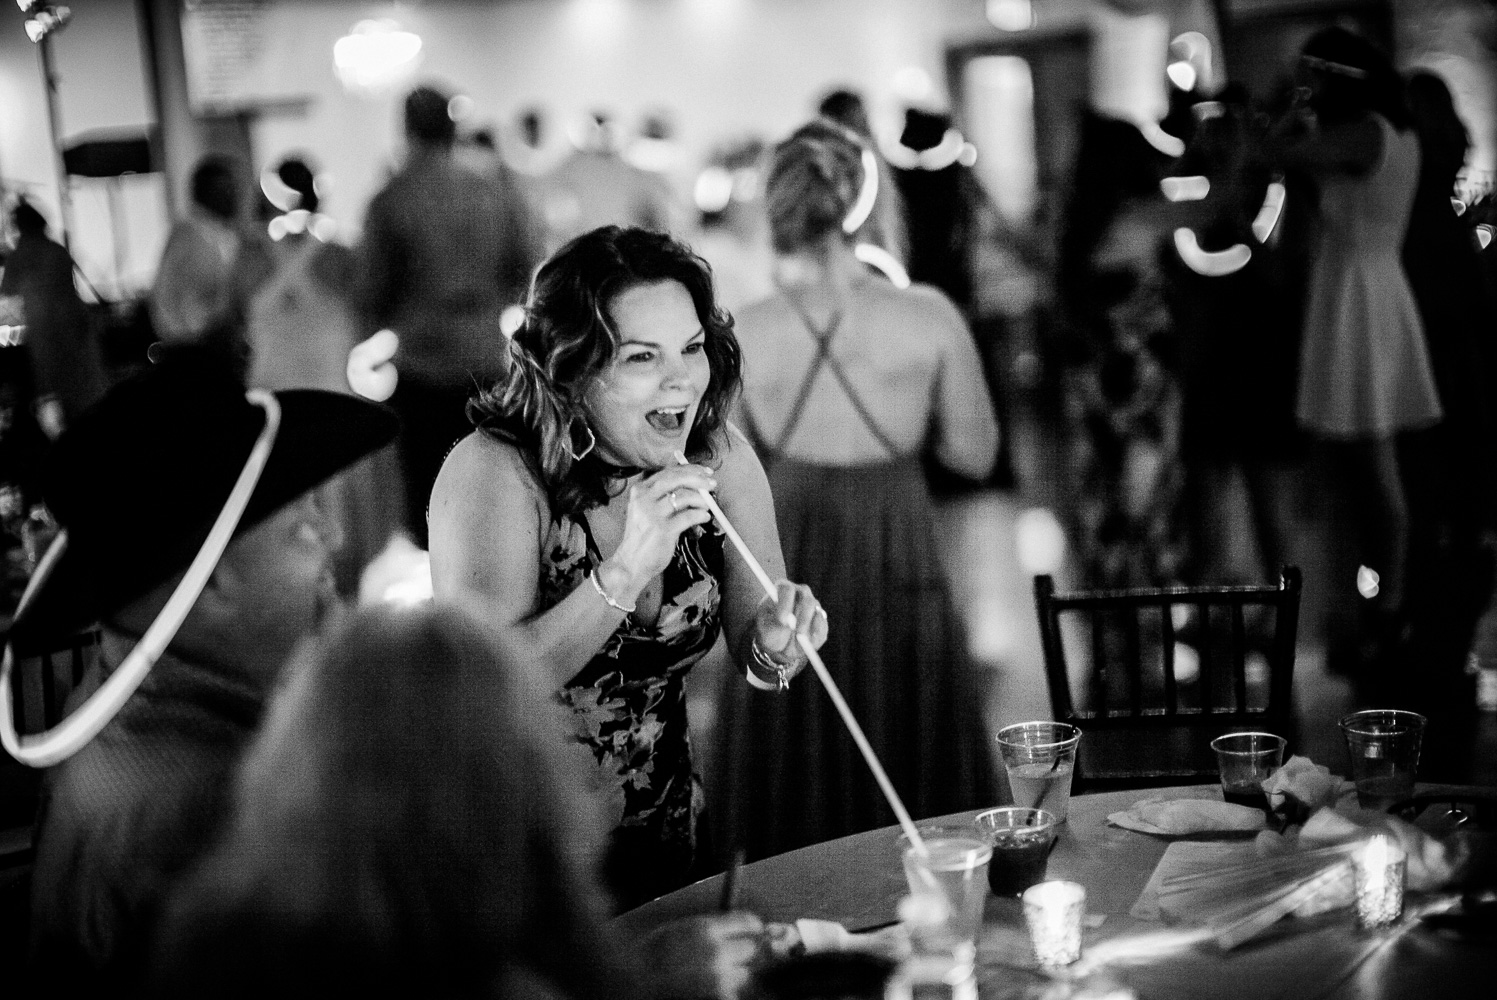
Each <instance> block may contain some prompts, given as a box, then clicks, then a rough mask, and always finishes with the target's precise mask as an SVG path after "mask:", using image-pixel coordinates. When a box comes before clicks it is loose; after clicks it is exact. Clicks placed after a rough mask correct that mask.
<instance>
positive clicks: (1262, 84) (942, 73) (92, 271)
mask: <svg viewBox="0 0 1497 1000" xmlns="http://www.w3.org/2000/svg"><path fill="white" fill-rule="evenodd" d="M70 6H71V8H72V14H73V16H72V20H71V23H70V24H68V25H67V27H66V28H65V29H64V30H62V31H59V32H57V33H56V34H55V35H54V36H53V37H52V38H51V39H50V40H49V42H50V44H51V45H52V48H53V52H54V57H55V62H56V67H57V76H58V107H59V119H60V126H61V128H60V132H61V134H60V136H59V137H58V138H59V141H60V142H61V143H62V145H64V146H68V145H70V144H73V143H76V142H79V141H84V140H87V139H89V138H92V137H96V136H97V135H98V133H99V130H108V131H110V132H111V133H115V134H125V135H134V134H144V133H145V132H146V131H147V130H148V129H149V128H151V127H152V126H154V125H156V124H157V123H158V122H159V123H160V124H161V128H160V132H159V134H157V135H156V136H155V137H154V139H153V147H152V149H153V155H154V157H155V165H156V166H157V167H158V168H160V169H161V170H163V171H164V172H159V173H152V174H146V175H131V176H126V177H124V178H118V179H116V180H114V181H106V180H98V179H93V180H86V179H80V180H76V181H75V182H74V183H73V184H72V185H71V187H72V199H73V201H74V202H75V205H74V211H73V212H72V216H73V218H72V220H71V233H70V235H71V236H72V243H73V247H74V250H75V254H76V256H77V257H78V258H79V259H80V263H81V264H82V266H83V268H84V270H85V272H86V273H87V274H88V275H89V276H90V277H91V278H92V279H93V280H94V283H95V284H96V285H98V286H99V287H100V289H101V290H102V291H103V293H104V294H106V295H126V294H129V293H130V292H131V291H132V290H138V289H140V288H142V287H144V286H145V285H146V284H148V283H149V281H150V278H151V274H152V270H153V268H154V263H155V260H156V258H157V257H158V256H159V249H160V246H161V242H162V240H163V239H164V234H165V230H166V226H167V223H168V216H169V214H170V206H175V208H176V209H177V210H179V211H180V209H181V207H182V204H183V202H182V187H183V181H184V177H185V173H186V171H187V169H188V168H189V166H190V164H191V162H192V161H193V160H195V159H196V157H197V156H198V155H200V154H201V153H202V152H203V151H205V150H206V149H209V148H227V149H228V150H229V151H232V152H236V153H239V154H241V155H244V156H246V157H248V158H250V159H251V160H252V161H253V162H254V163H255V164H256V165H257V166H259V165H261V164H263V163H265V162H266V161H267V160H269V159H271V158H274V157H277V156H279V155H282V154H285V153H287V152H291V151H298V150H299V151H304V152H307V153H309V154H311V156H312V157H313V158H314V159H315V160H316V161H317V162H318V163H320V165H321V166H322V168H323V169H324V170H325V171H326V172H327V174H328V176H329V181H330V190H329V191H328V193H327V196H326V198H325V202H324V206H325V210H326V211H328V212H330V213H331V214H332V215H333V216H335V217H336V218H338V219H339V221H340V223H342V224H343V236H344V238H353V237H354V236H356V234H357V226H358V223H359V220H360V219H361V217H362V214H363V208H364V205H365V203H366V202H367V200H368V198H369V197H370V196H371V195H372V193H373V192H374V191H375V190H377V189H378V187H379V185H380V184H381V183H382V182H383V179H384V178H385V176H386V175H387V173H388V172H389V170H390V169H391V167H392V165H393V164H394V163H395V162H396V159H397V157H398V155H399V121H398V110H399V100H400V97H401V95H402V94H403V92H404V90H405V89H406V88H407V87H408V86H409V85H410V84H411V83H412V82H413V81H416V80H425V79H432V80H437V81H441V82H444V83H446V84H448V85H449V86H451V87H454V88H457V89H459V90H461V91H463V92H465V93H466V94H467V95H468V96H469V97H471V99H472V104H471V111H470V112H469V117H468V119H467V121H466V122H465V124H466V125H467V126H468V127H477V126H483V125H489V126H494V127H495V128H496V129H498V130H499V131H501V132H502V131H503V129H504V128H505V127H506V126H507V125H508V124H509V123H510V122H512V120H513V118H514V116H515V114H516V112H518V111H520V110H521V109H526V108H534V109H538V110H540V111H541V112H542V113H543V116H544V117H543V120H544V121H545V123H546V124H547V126H548V130H547V132H546V133H545V135H544V136H543V140H544V142H545V143H547V144H549V145H550V146H551V147H553V148H554V149H557V150H559V149H562V148H564V147H565V145H566V130H567V128H568V126H569V125H571V124H572V123H574V122H575V121H576V120H577V119H578V118H579V117H580V116H582V115H584V114H586V113H589V112H593V111H604V112H608V113H610V114H612V115H613V116H614V117H615V119H616V121H617V122H618V123H619V124H620V125H621V126H622V127H623V128H624V129H625V130H626V131H627V130H632V129H635V128H637V127H638V126H639V124H640V122H641V121H642V120H643V119H644V118H645V117H646V116H649V115H654V116H656V117H657V118H659V119H660V120H662V121H665V122H668V123H669V124H670V126H671V127H672V129H673V130H674V132H675V138H676V139H678V140H679V148H680V149H682V150H684V151H686V157H687V162H683V163H681V164H679V165H678V171H679V174H680V176H679V177H678V178H677V180H678V183H679V184H681V185H687V184H689V180H690V175H691V172H692V171H693V170H694V169H695V166H696V165H697V163H699V162H700V158H701V157H702V156H703V155H705V152H706V151H707V150H709V149H710V148H712V147H714V146H717V145H720V144H722V143H724V142H728V141H731V140H733V139H736V138H739V137H743V136H746V135H750V134H753V135H759V136H762V137H766V138H774V137H775V136H778V135H780V134H782V133H784V132H785V131H787V130H788V129H789V128H791V127H792V126H793V125H794V124H796V123H797V122H798V121H800V120H801V119H803V118H804V117H806V116H807V114H808V113H809V112H810V110H811V108H812V106H813V102H814V101H815V99H816V98H817V97H818V96H819V95H820V94H821V93H823V92H824V91H825V90H826V89H828V88H829V87H832V86H836V85H850V86H853V87H856V88H858V89H860V90H862V91H863V92H864V93H865V94H866V95H867V96H868V98H869V99H870V101H871V103H872V110H873V112H874V115H875V118H876V124H877V125H878V127H879V128H880V129H881V130H882V131H884V132H897V123H898V117H899V115H900V113H901V111H902V108H903V107H904V106H906V105H908V104H911V103H916V104H922V105H925V106H931V107H950V108H952V109H953V110H954V111H955V112H956V114H957V116H958V119H959V121H960V122H961V123H962V124H963V127H964V128H965V129H966V131H967V133H968V135H969V137H971V138H972V139H973V140H974V141H975V143H976V145H977V147H978V149H979V150H980V151H981V153H982V155H980V157H979V160H978V172H979V174H980V176H981V177H982V179H983V180H984V182H985V183H986V184H987V185H988V186H989V188H990V189H991V190H992V193H993V195H994V197H995V200H996V201H997V203H998V205H999V207H1000V209H1002V210H1003V212H1004V214H1005V215H1006V216H1008V217H1009V219H1010V221H1012V222H1014V223H1016V224H1018V225H1020V226H1021V227H1033V226H1037V225H1043V224H1045V222H1046V221H1047V219H1048V217H1049V216H1048V214H1047V211H1046V206H1047V204H1048V200H1050V199H1053V197H1054V192H1055V191H1056V190H1057V189H1058V188H1059V187H1060V186H1061V185H1062V184H1063V183H1064V181H1065V178H1066V177H1067V176H1068V174H1069V171H1070V166H1071V164H1070V158H1071V156H1072V155H1073V152H1074V149H1073V142H1074V122H1075V120H1076V118H1077V112H1078V109H1079V107H1080V106H1082V105H1083V104H1086V103H1090V104H1091V105H1092V106H1093V107H1096V108H1098V109H1100V110H1102V111H1104V112H1105V113H1108V114H1110V115H1113V116H1115V117H1124V118H1132V119H1135V120H1139V121H1141V122H1142V121H1144V120H1149V119H1153V118H1157V117H1159V116H1160V115H1162V114H1163V113H1164V111H1165V110H1166V108H1167V102H1168V94H1167V92H1166V91H1167V87H1168V83H1167V80H1166V77H1165V75H1164V68H1165V63H1166V60H1167V59H1168V58H1169V55H1168V42H1169V40H1170V39H1172V38H1175V37H1177V36H1178V35H1179V34H1181V33H1182V32H1187V31H1190V32H1198V33H1200V34H1201V35H1202V37H1204V38H1205V39H1206V40H1207V41H1208V43H1209V44H1210V45H1211V47H1212V50H1213V58H1214V67H1213V70H1212V72H1213V73H1214V74H1215V76H1216V78H1217V79H1216V80H1215V81H1214V83H1219V82H1220V79H1223V78H1224V75H1230V76H1231V77H1232V78H1234V79H1240V80H1243V81H1244V82H1245V83H1247V84H1248V85H1249V87H1250V88H1251V89H1254V90H1255V91H1261V89H1262V88H1266V87H1270V86H1272V85H1273V82H1274V81H1275V80H1276V79H1280V78H1282V77H1284V75H1285V74H1286V73H1287V72H1288V70H1290V69H1291V68H1292V66H1293V59H1294V53H1295V51H1296V49H1297V47H1298V45H1299V43H1300V42H1301V41H1302V40H1303V38H1304V37H1305V36H1307V35H1308V33H1309V32H1310V31H1312V30H1314V29H1315V28H1317V27H1319V26H1321V25H1323V24H1325V23H1328V22H1330V21H1332V20H1342V21H1347V22H1349V23H1353V24H1355V25H1357V26H1358V27H1360V28H1361V29H1362V30H1365V31H1368V32H1369V33H1370V34H1372V35H1374V37H1379V38H1380V39H1381V40H1383V41H1384V43H1385V44H1388V45H1390V46H1392V45H1394V44H1395V43H1396V45H1397V47H1398V52H1399V55H1400V57H1401V59H1402V61H1403V63H1404V64H1405V65H1411V64H1415V63H1417V64H1421V65H1429V66H1433V67H1434V68H1437V69H1439V70H1440V71H1441V72H1442V73H1444V74H1445V75H1446V76H1447V78H1448V79H1450V80H1451V82H1452V86H1453V89H1455V90H1456V92H1457V98H1458V100H1459V101H1460V103H1461V110H1462V112H1463V114H1464V115H1465V116H1466V118H1467V123H1468V127H1469V128H1471V131H1472V133H1473V137H1474V138H1475V139H1476V140H1477V149H1476V151H1475V152H1474V153H1473V166H1474V167H1476V168H1477V169H1478V170H1480V171H1484V172H1486V174H1489V173H1490V170H1491V167H1492V164H1493V161H1494V158H1497V157H1494V154H1493V145H1494V143H1493V130H1494V124H1493V115H1494V111H1493V105H1494V102H1493V99H1492V94H1493V89H1494V87H1493V75H1492V72H1491V65H1490V63H1491V52H1492V30H1491V24H1492V5H1491V4H1490V3H1489V2H1487V0H1393V2H1389V0H421V2H404V3H369V2H359V0H296V2H292V0H133V2H132V0H76V2H74V3H72V4H71V5H70ZM22 21H23V18H22V16H21V15H20V14H19V13H18V12H17V11H16V10H14V9H9V5H7V9H6V10H4V11H0V181H3V184H4V187H5V190H6V191H7V192H14V191H23V192H26V193H28V194H29V195H31V196H32V197H33V198H34V199H36V200H37V201H38V202H39V203H40V204H41V205H42V206H43V208H44V210H46V211H47V212H48V214H49V215H50V216H51V217H52V219H53V222H54V223H55V222H56V221H57V184H56V170H55V169H54V168H53V161H52V159H51V152H50V150H51V145H50V142H49V136H48V130H47V119H46V114H45V100H44V91H43V88H42V83H41V76H40V73H39V72H38V68H37V51H36V49H37V46H35V45H33V44H32V43H31V42H30V41H29V40H28V39H27V38H26V35H25V33H24V31H23V30H22ZM368 21H383V22H385V25H384V28H383V29H382V30H383V31H384V33H385V35H386V36H388V35H389V33H390V32H403V33H406V34H408V35H414V36H416V37H418V38H419V40H420V47H419V51H417V52H416V53H415V55H414V58H410V59H407V60H404V61H403V62H401V63H400V65H399V66H397V67H394V68H393V69H391V70H390V71H389V72H385V73H383V74H379V73H376V74H373V76H371V77H370V78H368V79H365V80H363V82H358V81H352V82H351V81H350V79H348V78H347V76H348V75H347V74H345V79H343V80H340V78H339V75H338V74H337V73H336V72H335V67H334V59H333V53H334V47H335V45H336V44H338V42H339V40H340V39H342V38H345V36H350V35H351V34H356V32H355V26H356V25H358V24H360V23H361V22H368ZM365 44H366V53H367V52H370V51H374V50H375V49H376V48H377V47H378V46H379V45H381V44H391V43H390V42H389V38H388V37H385V38H384V41H379V40H376V41H373V42H370V41H368V40H367V39H366V40H365ZM1204 85H1205V81H1203V86H1204ZM693 158H695V162H692V160H693ZM122 229H123V231H124V238H123V240H122V239H121V232H120V231H121V230H122Z"/></svg>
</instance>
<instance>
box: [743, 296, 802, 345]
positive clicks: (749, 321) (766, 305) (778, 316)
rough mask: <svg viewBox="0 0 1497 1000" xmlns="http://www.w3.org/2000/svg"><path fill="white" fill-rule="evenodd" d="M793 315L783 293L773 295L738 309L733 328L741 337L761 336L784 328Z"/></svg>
mask: <svg viewBox="0 0 1497 1000" xmlns="http://www.w3.org/2000/svg"><path fill="white" fill-rule="evenodd" d="M792 315H793V314H792V312H791V309H790V304H789V303H788V302H786V301H785V297H784V296H783V295H778V294H776V295H771V296H769V297H768V298H764V299H760V300H759V301H757V302H752V303H750V304H748V305H746V306H744V307H743V308H742V309H739V310H737V311H736V312H735V313H734V314H733V330H734V332H735V333H737V334H738V336H739V337H744V336H748V337H755V336H759V335H762V334H763V333H765V332H767V331H774V330H777V329H781V328H783V327H784V325H785V321H786V320H787V319H789V318H790V317H791V316H792Z"/></svg>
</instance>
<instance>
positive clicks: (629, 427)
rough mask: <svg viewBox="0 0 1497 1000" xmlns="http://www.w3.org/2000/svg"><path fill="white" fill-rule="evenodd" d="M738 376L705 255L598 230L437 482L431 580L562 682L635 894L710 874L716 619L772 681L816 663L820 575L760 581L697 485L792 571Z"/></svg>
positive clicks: (760, 549)
mask: <svg viewBox="0 0 1497 1000" xmlns="http://www.w3.org/2000/svg"><path fill="white" fill-rule="evenodd" d="M738 373H739V354H738V343H737V341H736V340H735V339H734V336H733V321H732V319H731V318H730V317H729V316H728V314H727V313H725V312H723V311H722V310H721V309H720V308H718V306H717V303H716V301H715V299H714V298H713V292H712V275H711V272H710V271H709V270H708V268H707V265H706V264H705V263H704V262H703V261H702V259H701V258H700V257H698V256H696V254H694V253H692V252H691V251H690V250H689V249H687V248H686V247H685V246H683V245H682V244H681V243H679V242H677V241H676V240H674V239H672V238H671V237H669V236H666V235H665V234H663V233H652V232H646V231H645V230H643V229H620V228H618V227H617V226H605V227H603V228H601V229H595V230H593V231H592V232H590V233H586V234H584V235H582V236H579V237H577V238H576V239H574V240H573V241H572V242H571V243H568V244H567V245H566V246H564V247H562V248H561V249H560V250H558V251H557V252H556V253H555V255H553V256H552V257H551V259H550V260H548V261H546V263H544V264H542V265H541V268H540V270H539V271H538V272H537V273H536V276H535V280H534V282H533V283H532V286H531V290H530V297H529V301H528V303H527V304H526V318H525V323H524V325H523V326H521V327H520V329H519V330H518V331H516V333H515V334H514V337H513V338H512V339H511V341H510V358H509V369H508V372H507V373H506V375H505V377H504V378H503V379H501V380H500V381H499V383H498V384H497V385H496V386H494V387H493V388H492V389H491V390H489V391H488V392H485V393H483V394H481V395H480V396H479V397H478V398H477V399H475V400H473V402H472V403H470V404H469V415H470V416H471V417H472V419H473V422H474V423H475V424H476V425H477V427H478V429H477V431H476V432H475V433H473V434H470V435H469V436H468V437H466V438H464V439H463V440H462V441H460V442H458V444H457V446H456V447H455V448H454V449H453V450H452V452H451V454H449V455H448V456H447V460H446V462H445V463H444V465H443V466H442V471H441V473H440V474H439V475H438V477H437V482H436V486H435V488H434V489H433V492H432V498H431V514H430V533H431V570H432V584H433V586H434V588H435V593H436V599H437V600H438V601H451V600H460V601H466V602H474V603H476V604H477V605H478V606H479V607H480V608H481V609H483V610H484V613H485V615H486V616H487V617H488V619H489V620H490V622H491V623H492V624H495V625H497V626H499V627H500V628H501V629H502V630H504V631H506V632H508V633H511V638H512V640H513V641H514V642H515V643H516V644H517V645H519V646H521V647H522V648H528V649H529V651H530V656H528V657H525V658H523V660H524V662H525V663H527V664H529V665H530V666H532V667H533V669H534V671H535V673H536V675H537V678H538V680H539V682H540V683H542V684H544V685H545V686H547V687H549V688H550V689H551V690H553V691H555V692H556V698H557V700H558V701H559V702H560V703H561V705H562V707H563V708H564V709H565V711H566V714H567V715H568V718H569V728H568V732H569V736H568V739H567V743H566V745H567V746H568V747H569V748H570V749H571V750H572V751H573V752H574V763H576V764H578V766H579V768H580V770H581V771H582V772H583V773H584V775H585V777H586V779H587V781H588V783H589V784H590V786H591V787H592V790H593V791H594V792H595V793H596V795H597V797H598V804H599V806H600V808H601V809H602V811H603V816H604V821H605V822H606V824H607V825H608V827H609V828H610V830H611V833H610V841H609V845H608V851H607V858H606V860H605V875H606V876H607V878H608V880H609V882H610V885H611V888H612V889H613V891H614V894H615V897H616V901H617V902H618V903H619V904H620V905H621V906H623V907H626V908H627V907H629V906H633V905H636V904H638V903H642V902H644V901H646V900H648V899H651V898H653V897H654V896H657V895H660V894H661V893H665V892H669V891H671V890H672V889H675V888H678V887H680V886H682V885H685V884H686V883H687V882H688V881H689V880H691V879H692V878H694V877H700V876H701V875H704V874H710V871H711V868H710V865H711V858H710V856H709V852H707V851H706V850H705V845H703V844H701V843H699V841H698V836H697V834H698V827H699V823H698V821H699V818H700V815H701V812H702V807H703V802H704V801H705V799H704V797H703V794H702V789H701V785H700V782H699V781H698V780H697V776H696V774H695V772H694V770H693V767H692V756H691V739H690V735H689V733H688V732H687V724H686V699H685V682H686V675H687V672H688V671H690V669H691V668H692V666H693V665H695V664H696V663H697V661H698V660H700V659H701V658H702V656H703V655H705V654H706V653H707V651H708V650H710V649H711V648H712V646H713V644H714V643H715V642H716V641H717V637H718V634H719V632H725V633H726V635H727V646H728V650H729V652H730V653H731V655H732V656H733V658H734V660H735V661H736V662H737V663H739V664H740V665H741V666H742V668H743V669H744V670H745V671H746V672H747V677H748V681H749V683H750V684H753V685H756V686H759V687H763V688H768V689H771V690H780V689H783V688H784V687H785V685H786V683H787V682H788V680H789V678H790V677H791V676H793V675H794V674H796V673H797V672H799V671H800V670H801V669H802V668H803V667H804V666H805V664H806V658H805V654H804V653H803V652H802V650H801V648H800V646H799V645H797V641H796V640H797V637H800V638H803V639H805V640H807V641H808V642H809V644H810V645H812V646H813V647H816V646H820V645H821V644H822V643H823V642H824V641H825V640H826V634H827V627H826V616H825V614H824V613H818V612H820V608H819V606H818V605H817V603H816V599H815V598H814V597H812V595H811V591H810V590H809V589H808V588H806V587H804V586H796V585H794V584H791V583H789V582H788V581H785V580H781V581H779V583H778V594H777V597H776V598H775V599H773V600H771V599H770V598H768V597H767V596H765V594H764V591H763V590H762V589H761V588H760V587H759V585H758V583H756V582H755V579H754V577H753V575H752V573H751V572H750V570H749V569H748V567H747V566H746V565H745V564H744V562H743V560H742V559H740V558H739V557H738V556H737V555H736V554H733V555H731V556H728V555H726V554H725V553H724V550H723V534H722V532H721V530H720V528H719V526H718V524H717V523H716V522H715V521H713V520H712V515H711V514H710V513H709V511H708V507H707V500H706V498H705V495H704V494H703V492H702V491H711V492H713V493H715V494H716V495H717V501H718V503H719V504H721V506H722V509H723V511H724V512H725V513H726V515H727V516H728V518H729V519H730V520H731V521H732V522H733V524H734V525H735V526H736V527H737V528H738V531H739V533H740V534H741V535H742V536H743V538H744V540H745V541H746V542H747V544H748V546H749V548H750V549H751V550H752V551H753V552H754V553H755V555H756V556H757V557H758V559H759V561H760V562H761V563H762V564H763V566H764V569H765V570H766V571H767V572H768V573H769V574H770V575H771V576H774V577H778V576H781V575H782V574H783V572H784V559H783V557H782V556H781V555H780V540H779V537H778V536H777V535H776V534H775V523H774V508H773V501H772V500H771V499H770V494H769V484H768V483H767V482H766V481H765V477H764V470H763V468H762V467H761V466H760V464H759V460H758V459H757V458H756V457H755V455H754V451H753V448H751V447H750V446H749V443H748V442H747V441H746V440H745V439H744V437H743V435H742V434H739V433H738V432H737V431H736V430H734V429H733V428H732V427H731V426H730V425H729V424H728V423H727V419H726V415H727V409H728V406H729V404H730V403H731V401H732V399H733V397H734V395H735V394H736V393H737V391H738V382H739V374H738ZM678 458H679V459H680V464H678ZM688 463H689V464H688ZM740 683H741V682H740ZM496 763H497V764H500V765H502V762H496Z"/></svg>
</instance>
